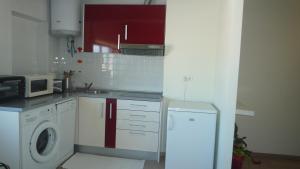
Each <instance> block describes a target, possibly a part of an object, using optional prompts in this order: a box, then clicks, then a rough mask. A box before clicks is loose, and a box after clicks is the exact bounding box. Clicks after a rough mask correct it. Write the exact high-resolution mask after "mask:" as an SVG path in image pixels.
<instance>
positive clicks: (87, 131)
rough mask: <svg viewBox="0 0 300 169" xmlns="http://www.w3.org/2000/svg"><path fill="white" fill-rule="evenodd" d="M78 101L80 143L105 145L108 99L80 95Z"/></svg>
mask: <svg viewBox="0 0 300 169" xmlns="http://www.w3.org/2000/svg"><path fill="white" fill-rule="evenodd" d="M78 103H79V107H78V109H79V111H78V112H79V113H78V118H79V119H78V144H79V145H84V146H95V147H104V143H105V103H106V100H105V99H103V98H89V97H79V101H78Z"/></svg>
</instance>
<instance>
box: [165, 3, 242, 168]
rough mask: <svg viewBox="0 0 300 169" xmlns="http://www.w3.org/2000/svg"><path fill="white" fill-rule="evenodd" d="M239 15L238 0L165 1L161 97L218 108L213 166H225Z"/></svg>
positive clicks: (232, 116) (232, 117)
mask: <svg viewBox="0 0 300 169" xmlns="http://www.w3.org/2000/svg"><path fill="white" fill-rule="evenodd" d="M179 11H184V12H181V13H180V12H179ZM242 14H243V0H222V1H218V0H200V1H199V0H190V1H188V2H187V1H181V0H172V1H167V31H166V32H167V34H166V45H167V47H168V52H167V56H166V57H165V65H164V67H165V68H164V69H165V70H164V96H165V97H167V98H168V99H170V98H171V99H180V100H183V99H185V100H192V101H205V102H212V103H214V104H215V105H216V106H217V107H218V109H219V126H218V134H217V138H218V139H217V142H216V145H217V147H216V161H215V163H216V166H215V168H217V169H230V168H231V158H232V143H233V130H234V127H233V126H234V121H235V109H236V95H237V82H238V68H239V57H240V42H241V30H242ZM184 77H187V78H186V80H184ZM189 77H190V78H191V79H189ZM185 81H186V82H185ZM184 95H185V96H184ZM164 117H165V118H166V114H165V116H164Z"/></svg>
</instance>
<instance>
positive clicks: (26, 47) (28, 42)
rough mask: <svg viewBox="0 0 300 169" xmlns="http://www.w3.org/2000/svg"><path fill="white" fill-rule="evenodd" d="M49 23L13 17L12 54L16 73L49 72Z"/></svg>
mask: <svg viewBox="0 0 300 169" xmlns="http://www.w3.org/2000/svg"><path fill="white" fill-rule="evenodd" d="M48 36H49V35H48V24H47V23H46V22H38V21H36V20H32V19H28V18H22V17H19V16H13V17H12V49H13V50H12V55H13V64H12V65H13V73H14V74H30V73H33V74H37V73H47V72H48V65H49V64H48V58H49V44H48V43H49V38H48Z"/></svg>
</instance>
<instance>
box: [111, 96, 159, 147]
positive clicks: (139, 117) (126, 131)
mask: <svg viewBox="0 0 300 169" xmlns="http://www.w3.org/2000/svg"><path fill="white" fill-rule="evenodd" d="M117 107H118V108H117V132H116V148H120V149H127V150H137V151H147V152H159V143H160V102H148V101H133V100H118V106H117Z"/></svg>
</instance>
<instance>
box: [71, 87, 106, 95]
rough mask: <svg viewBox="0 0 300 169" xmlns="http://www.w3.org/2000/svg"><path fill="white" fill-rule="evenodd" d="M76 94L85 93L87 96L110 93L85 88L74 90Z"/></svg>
mask: <svg viewBox="0 0 300 169" xmlns="http://www.w3.org/2000/svg"><path fill="white" fill-rule="evenodd" d="M76 91H77V92H82V93H87V94H109V93H110V91H108V90H101V89H88V90H87V89H86V88H76Z"/></svg>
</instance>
